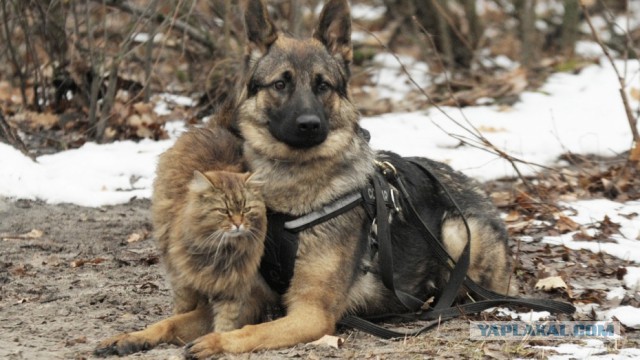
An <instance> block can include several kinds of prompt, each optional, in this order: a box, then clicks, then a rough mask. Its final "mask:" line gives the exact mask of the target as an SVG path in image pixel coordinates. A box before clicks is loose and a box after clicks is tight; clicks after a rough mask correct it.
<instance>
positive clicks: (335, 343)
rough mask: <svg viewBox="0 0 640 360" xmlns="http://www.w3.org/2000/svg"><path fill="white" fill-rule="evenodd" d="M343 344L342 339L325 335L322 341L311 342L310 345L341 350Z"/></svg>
mask: <svg viewBox="0 0 640 360" xmlns="http://www.w3.org/2000/svg"><path fill="white" fill-rule="evenodd" d="M343 343H344V339H342V338H340V337H337V336H333V335H325V336H323V337H321V338H320V339H318V340H316V341H314V342H311V343H309V344H310V345H315V346H330V347H332V348H335V349H339V348H340V346H342V344H343Z"/></svg>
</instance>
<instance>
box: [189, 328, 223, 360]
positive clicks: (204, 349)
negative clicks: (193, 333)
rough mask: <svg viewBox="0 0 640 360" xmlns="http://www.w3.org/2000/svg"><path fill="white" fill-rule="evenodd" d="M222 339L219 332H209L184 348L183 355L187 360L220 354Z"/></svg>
mask: <svg viewBox="0 0 640 360" xmlns="http://www.w3.org/2000/svg"><path fill="white" fill-rule="evenodd" d="M221 352H223V350H222V341H221V337H220V334H219V333H215V332H214V333H210V334H207V335H204V336H201V337H199V338H197V339H195V340H194V341H193V342H191V343H189V344H187V346H185V348H184V357H185V359H188V360H194V359H206V358H208V357H210V356H213V355H216V354H220V353H221Z"/></svg>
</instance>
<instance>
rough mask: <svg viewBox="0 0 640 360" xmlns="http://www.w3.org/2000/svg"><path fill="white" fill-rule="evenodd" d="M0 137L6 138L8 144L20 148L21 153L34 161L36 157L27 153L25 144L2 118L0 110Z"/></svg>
mask: <svg viewBox="0 0 640 360" xmlns="http://www.w3.org/2000/svg"><path fill="white" fill-rule="evenodd" d="M0 138H4V139H6V140H7V142H8V143H9V145H11V146H13V147H14V148H16V149H18V150H20V152H21V153H23V154H24V155H26V156H27V157H29V159H31V160H32V161H33V162H36V158H35V157H34V156H33V154H31V153H29V150H28V149H27V146H26V145H25V144H24V142H22V139H20V136H18V134H16V132H15V130H14V129H13V128H12V127H11V126H9V124H8V123H7V121H6V120H5V118H4V115H3V114H2V111H0Z"/></svg>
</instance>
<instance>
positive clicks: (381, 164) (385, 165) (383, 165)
mask: <svg viewBox="0 0 640 360" xmlns="http://www.w3.org/2000/svg"><path fill="white" fill-rule="evenodd" d="M373 162H374V163H375V164H376V166H377V167H378V168H379V169H380V171H382V174H383V175H384V176H389V175H392V176H393V177H396V176H397V175H398V170H396V167H395V166H393V164H391V163H390V162H388V161H378V160H373Z"/></svg>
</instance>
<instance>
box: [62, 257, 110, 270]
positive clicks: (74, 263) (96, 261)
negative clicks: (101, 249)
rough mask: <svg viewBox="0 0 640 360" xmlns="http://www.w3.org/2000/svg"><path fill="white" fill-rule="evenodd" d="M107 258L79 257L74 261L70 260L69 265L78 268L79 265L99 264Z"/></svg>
mask: <svg viewBox="0 0 640 360" xmlns="http://www.w3.org/2000/svg"><path fill="white" fill-rule="evenodd" d="M105 260H106V259H105V258H95V259H91V260H86V259H77V260H73V261H72V262H70V263H69V266H71V267H72V268H77V267H81V266H84V264H93V265H98V264H100V263H102V262H104V261H105Z"/></svg>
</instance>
